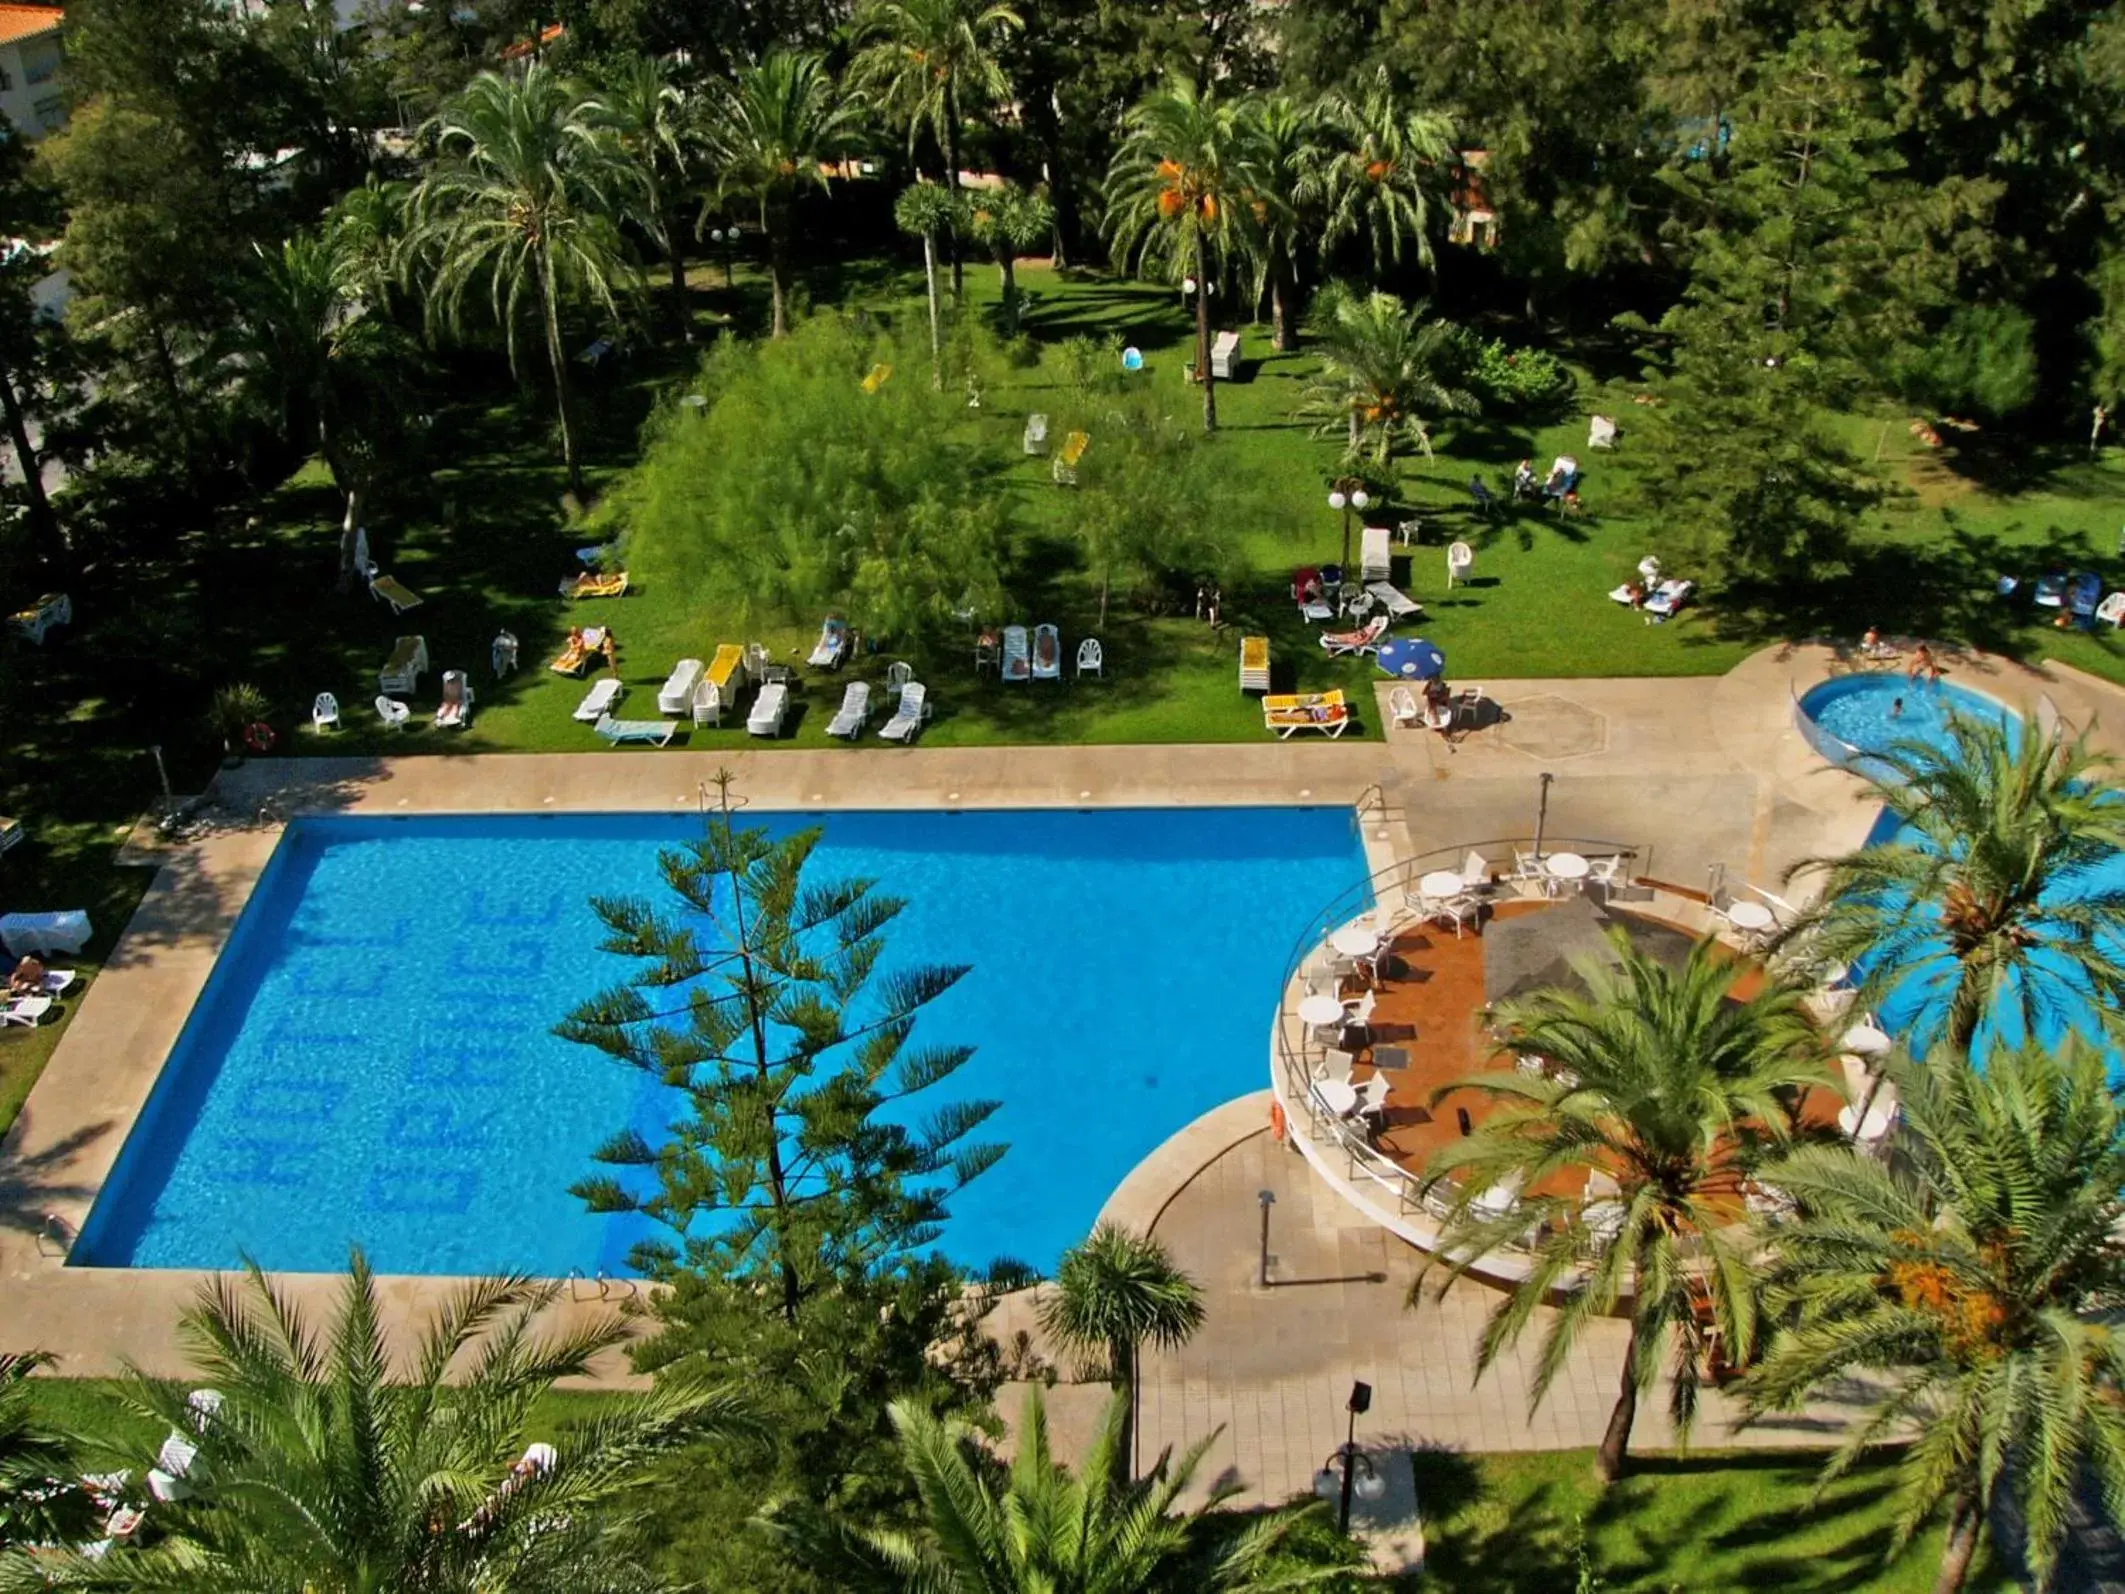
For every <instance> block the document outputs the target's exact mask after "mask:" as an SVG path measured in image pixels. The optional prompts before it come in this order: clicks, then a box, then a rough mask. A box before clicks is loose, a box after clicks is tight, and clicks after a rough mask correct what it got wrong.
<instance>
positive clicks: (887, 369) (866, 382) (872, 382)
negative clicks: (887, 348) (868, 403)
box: [863, 365, 893, 393]
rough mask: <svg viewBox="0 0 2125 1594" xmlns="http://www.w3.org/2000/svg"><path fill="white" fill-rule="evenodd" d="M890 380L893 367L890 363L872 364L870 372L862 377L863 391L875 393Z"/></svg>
mask: <svg viewBox="0 0 2125 1594" xmlns="http://www.w3.org/2000/svg"><path fill="white" fill-rule="evenodd" d="M892 380H893V368H892V367H891V366H890V365H874V366H872V367H871V374H870V375H869V376H866V377H865V378H864V379H863V391H864V392H866V393H875V392H877V391H878V390H879V389H880V388H882V387H884V386H885V385H886V383H888V382H890V381H892Z"/></svg>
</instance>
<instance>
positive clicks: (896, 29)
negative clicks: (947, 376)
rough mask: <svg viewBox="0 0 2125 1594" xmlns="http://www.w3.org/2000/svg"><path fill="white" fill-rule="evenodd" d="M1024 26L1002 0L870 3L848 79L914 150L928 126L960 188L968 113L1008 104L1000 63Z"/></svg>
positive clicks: (948, 175) (961, 283) (957, 287)
mask: <svg viewBox="0 0 2125 1594" xmlns="http://www.w3.org/2000/svg"><path fill="white" fill-rule="evenodd" d="M1024 27H1025V23H1024V22H1023V21H1022V20H1021V19H1020V17H1019V15H1018V13H1017V12H1016V11H1014V10H1012V9H1011V7H1010V6H1008V5H1004V4H1002V3H1001V0H872V3H871V4H870V5H868V6H866V7H865V8H864V9H863V11H862V13H861V14H860V15H859V16H858V17H857V19H856V28H857V34H858V36H859V37H860V38H862V39H863V40H864V41H865V43H864V47H863V48H862V49H861V50H859V51H858V52H857V54H856V59H855V61H854V62H853V63H852V64H851V68H850V74H849V75H850V78H851V79H852V80H853V81H854V82H855V84H856V85H857V86H858V87H859V88H861V89H863V90H864V91H865V92H866V93H868V94H870V95H871V96H872V98H873V99H874V100H875V101H876V102H877V104H878V106H879V108H880V109H881V110H882V111H884V112H885V114H886V116H887V117H888V118H890V119H891V120H893V121H896V122H903V123H905V124H906V125H907V130H908V148H909V149H910V150H913V148H914V147H915V141H916V139H917V138H918V137H919V136H920V135H921V133H922V130H923V129H924V128H928V129H929V130H930V131H931V133H932V134H934V135H935V137H936V139H937V148H938V151H939V153H941V154H942V155H943V156H944V186H945V187H946V188H948V189H951V190H952V191H953V192H954V193H956V192H957V191H958V188H959V138H960V133H961V130H962V129H963V128H964V127H965V125H966V118H967V117H968V116H969V115H970V114H976V113H981V112H986V111H987V110H989V109H990V108H991V107H992V106H995V105H998V104H1000V103H1001V102H1002V101H1004V100H1006V99H1008V98H1009V97H1010V93H1011V80H1010V79H1009V77H1007V76H1006V75H1005V73H1004V69H1003V66H1002V64H1001V63H1000V62H999V61H998V59H997V55H996V52H997V49H998V47H999V46H1001V45H1002V43H1003V42H1004V39H1005V37H1006V36H1007V35H1009V34H1013V33H1017V32H1020V31H1021V30H1023V28H1024ZM951 254H952V303H953V304H954V305H955V306H957V305H958V304H960V303H961V302H962V301H963V300H964V297H965V289H966V283H965V280H964V269H963V267H962V265H961V263H960V259H959V239H958V236H957V234H954V235H952V238H951Z"/></svg>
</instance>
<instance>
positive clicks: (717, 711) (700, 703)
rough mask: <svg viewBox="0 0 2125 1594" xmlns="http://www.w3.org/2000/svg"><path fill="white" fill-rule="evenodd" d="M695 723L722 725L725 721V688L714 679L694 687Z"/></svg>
mask: <svg viewBox="0 0 2125 1594" xmlns="http://www.w3.org/2000/svg"><path fill="white" fill-rule="evenodd" d="M694 723H695V724H696V725H721V724H722V723H723V689H722V688H721V687H719V686H717V685H716V683H715V682H714V681H709V680H704V681H702V683H701V684H700V685H699V686H697V687H695V688H694Z"/></svg>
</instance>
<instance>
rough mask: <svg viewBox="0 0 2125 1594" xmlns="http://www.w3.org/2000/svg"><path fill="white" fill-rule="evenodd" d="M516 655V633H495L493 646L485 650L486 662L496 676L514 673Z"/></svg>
mask: <svg viewBox="0 0 2125 1594" xmlns="http://www.w3.org/2000/svg"><path fill="white" fill-rule="evenodd" d="M516 655H517V642H516V633H515V632H513V631H502V632H498V633H496V635H495V639H494V644H493V646H491V647H490V648H488V650H487V662H488V663H489V664H490V665H492V666H493V667H494V673H495V674H496V675H498V676H500V675H512V674H514V673H515V672H516Z"/></svg>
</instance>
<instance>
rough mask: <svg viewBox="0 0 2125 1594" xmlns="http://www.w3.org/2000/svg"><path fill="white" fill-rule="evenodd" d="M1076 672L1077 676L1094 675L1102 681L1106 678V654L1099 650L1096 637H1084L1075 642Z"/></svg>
mask: <svg viewBox="0 0 2125 1594" xmlns="http://www.w3.org/2000/svg"><path fill="white" fill-rule="evenodd" d="M1077 673H1078V674H1079V676H1086V675H1096V676H1098V677H1099V678H1100V679H1101V680H1102V681H1104V680H1105V679H1106V678H1107V670H1106V655H1105V653H1104V652H1102V651H1101V649H1100V645H1099V638H1098V637H1089V636H1088V637H1086V638H1085V639H1084V641H1082V642H1080V643H1078V644H1077Z"/></svg>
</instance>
